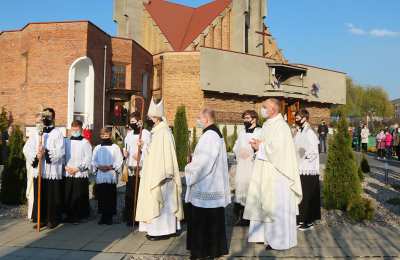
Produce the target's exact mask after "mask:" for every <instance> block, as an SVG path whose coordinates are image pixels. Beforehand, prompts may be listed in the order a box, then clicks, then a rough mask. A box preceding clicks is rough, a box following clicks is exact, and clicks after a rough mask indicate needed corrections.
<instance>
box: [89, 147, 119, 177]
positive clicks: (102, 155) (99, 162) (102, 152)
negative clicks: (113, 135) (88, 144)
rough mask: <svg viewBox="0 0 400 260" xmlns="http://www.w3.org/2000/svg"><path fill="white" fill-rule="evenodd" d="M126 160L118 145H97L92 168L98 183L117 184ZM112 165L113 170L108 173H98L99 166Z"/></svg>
mask: <svg viewBox="0 0 400 260" xmlns="http://www.w3.org/2000/svg"><path fill="white" fill-rule="evenodd" d="M123 160H124V158H123V156H122V153H121V149H120V148H119V146H118V145H116V144H112V145H97V146H96V147H95V148H94V150H93V157H92V166H93V172H95V173H96V183H97V184H102V183H107V184H116V183H118V173H119V172H120V171H121V167H122V162H123ZM106 165H112V167H113V169H112V170H110V171H107V172H102V171H98V170H97V167H98V166H106Z"/></svg>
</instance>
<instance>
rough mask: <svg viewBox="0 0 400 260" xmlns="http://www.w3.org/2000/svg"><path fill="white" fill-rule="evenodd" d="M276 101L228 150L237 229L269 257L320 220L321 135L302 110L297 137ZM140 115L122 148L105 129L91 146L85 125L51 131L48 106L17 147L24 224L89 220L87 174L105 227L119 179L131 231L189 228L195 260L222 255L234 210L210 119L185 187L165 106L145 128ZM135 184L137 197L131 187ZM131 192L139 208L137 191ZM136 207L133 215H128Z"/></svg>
mask: <svg viewBox="0 0 400 260" xmlns="http://www.w3.org/2000/svg"><path fill="white" fill-rule="evenodd" d="M280 107H281V106H280V102H279V100H277V99H273V98H272V99H268V100H266V101H264V102H263V103H262V109H261V116H262V117H263V118H264V119H266V122H265V123H264V124H263V125H262V126H259V125H258V124H257V122H258V114H257V112H256V111H252V110H248V111H245V112H244V113H243V124H244V131H243V132H241V133H240V135H239V137H238V139H237V141H236V143H235V146H234V148H233V151H234V153H235V155H236V158H237V168H236V177H235V187H236V188H235V193H234V195H233V200H234V201H233V202H234V212H235V215H236V217H237V221H236V222H235V224H236V225H245V226H249V234H248V242H250V243H263V244H265V245H266V249H267V250H286V249H289V248H292V247H295V246H296V245H297V230H302V231H306V230H309V229H312V228H313V225H314V222H315V221H316V220H318V219H320V218H321V211H320V183H319V143H320V141H321V138H322V139H324V138H323V137H321V136H323V135H324V134H326V133H327V130H326V129H322V130H321V132H322V133H320V135H319V136H318V135H317V134H316V133H315V131H314V130H313V129H312V128H311V125H310V123H309V121H308V120H309V117H310V115H309V113H308V111H307V110H305V109H302V110H300V111H299V112H297V113H296V116H295V119H296V125H297V129H298V130H297V132H296V134H295V136H294V137H293V135H292V132H291V129H290V127H289V125H288V124H287V122H286V121H285V120H284V118H283V116H282V115H281V113H280ZM141 116H142V115H140V113H137V112H135V113H133V114H131V115H130V121H129V129H130V131H129V132H128V134H127V136H126V137H125V140H124V147H123V149H121V148H120V147H119V146H118V145H116V144H114V143H113V141H112V134H111V130H110V129H107V128H103V129H101V131H100V140H101V142H100V144H98V145H97V146H95V147H94V149H93V150H92V146H91V144H90V142H89V141H88V140H87V139H86V138H84V137H83V129H82V122H80V121H78V120H76V121H73V122H72V124H71V130H70V137H68V138H67V139H65V138H64V136H63V134H62V133H61V131H60V130H58V129H57V128H55V111H54V110H53V109H52V108H46V109H44V111H43V112H42V113H41V117H40V118H39V120H38V127H37V128H38V130H37V132H35V133H33V134H32V135H31V136H30V137H29V139H28V140H27V142H26V144H25V146H24V154H25V157H26V162H27V169H28V189H29V187H32V191H33V192H27V197H28V201H30V204H29V205H31V206H30V207H29V217H30V218H31V219H32V220H33V221H34V222H35V223H36V225H35V226H34V228H38V227H37V225H40V227H44V226H47V227H48V228H55V227H56V226H58V225H59V224H60V223H61V222H69V223H74V224H79V223H80V222H81V221H82V220H84V219H86V218H87V217H88V215H89V212H90V211H89V209H90V208H89V176H90V175H91V174H93V175H94V176H95V182H96V185H95V186H94V187H95V188H94V194H95V198H96V200H97V202H98V213H99V214H100V219H99V221H98V224H99V225H112V224H113V215H115V214H116V212H117V207H116V201H117V183H118V180H119V178H120V177H122V178H123V179H124V181H125V182H126V193H125V209H124V218H125V221H126V223H127V225H128V226H132V225H134V224H135V223H138V230H139V231H140V232H144V233H146V237H147V239H149V240H150V241H155V240H164V239H168V238H170V237H171V236H175V235H176V234H178V233H179V232H180V230H181V229H182V225H181V222H182V221H183V220H184V219H185V220H186V223H187V249H188V250H189V251H190V253H191V257H192V258H193V259H199V258H205V257H211V258H213V257H218V256H222V255H226V254H227V253H228V243H227V236H226V219H225V216H226V214H225V211H226V207H227V206H228V205H229V204H230V203H231V198H232V194H231V190H230V185H229V174H228V159H227V152H226V145H225V142H224V138H223V136H222V134H221V132H220V130H219V128H218V127H217V125H216V118H215V112H214V111H213V110H212V109H210V108H204V109H202V110H201V112H200V114H199V117H198V122H197V127H199V128H201V129H203V132H202V135H201V136H200V139H199V141H198V143H197V145H196V147H195V150H194V153H193V155H192V159H191V161H190V162H189V163H188V164H187V165H186V167H185V170H184V183H185V184H186V192H185V196H184V199H183V200H182V195H183V194H182V193H183V189H182V181H181V175H180V172H179V167H178V163H177V158H176V149H175V142H174V137H173V134H172V132H171V130H170V128H169V126H168V124H167V122H166V120H165V115H164V109H163V104H162V101H161V102H159V103H158V104H156V103H155V102H154V101H153V100H152V101H151V104H150V108H149V110H148V114H147V118H148V119H149V121H148V125H150V128H151V130H150V131H148V130H145V129H143V122H142V120H141ZM39 173H40V177H41V180H42V181H41V185H40V194H41V196H40V205H41V207H40V212H39V214H40V223H38V214H37V213H38V210H37V207H38V193H39V186H38V181H37V180H38V176H39ZM136 187H137V190H136ZM135 193H137V203H136V201H135V199H134V198H135V196H134V194H135ZM135 205H136V208H135Z"/></svg>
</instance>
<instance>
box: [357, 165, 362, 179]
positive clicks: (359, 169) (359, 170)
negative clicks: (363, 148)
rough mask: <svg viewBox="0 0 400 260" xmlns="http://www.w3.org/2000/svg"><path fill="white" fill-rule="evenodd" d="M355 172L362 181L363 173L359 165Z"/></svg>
mask: <svg viewBox="0 0 400 260" xmlns="http://www.w3.org/2000/svg"><path fill="white" fill-rule="evenodd" d="M357 173H358V178H360V181H363V180H364V173H363V171H362V169H361V166H360V167H358V171H357Z"/></svg>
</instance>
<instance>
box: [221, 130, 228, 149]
mask: <svg viewBox="0 0 400 260" xmlns="http://www.w3.org/2000/svg"><path fill="white" fill-rule="evenodd" d="M222 136H223V137H224V141H225V146H226V150H227V151H228V152H229V142H228V129H227V127H226V125H224V127H222Z"/></svg>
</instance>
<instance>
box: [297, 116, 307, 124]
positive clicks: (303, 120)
mask: <svg viewBox="0 0 400 260" xmlns="http://www.w3.org/2000/svg"><path fill="white" fill-rule="evenodd" d="M305 122H306V118H305V117H303V118H301V119H300V120H296V124H297V125H298V126H303V125H304V123H305Z"/></svg>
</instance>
